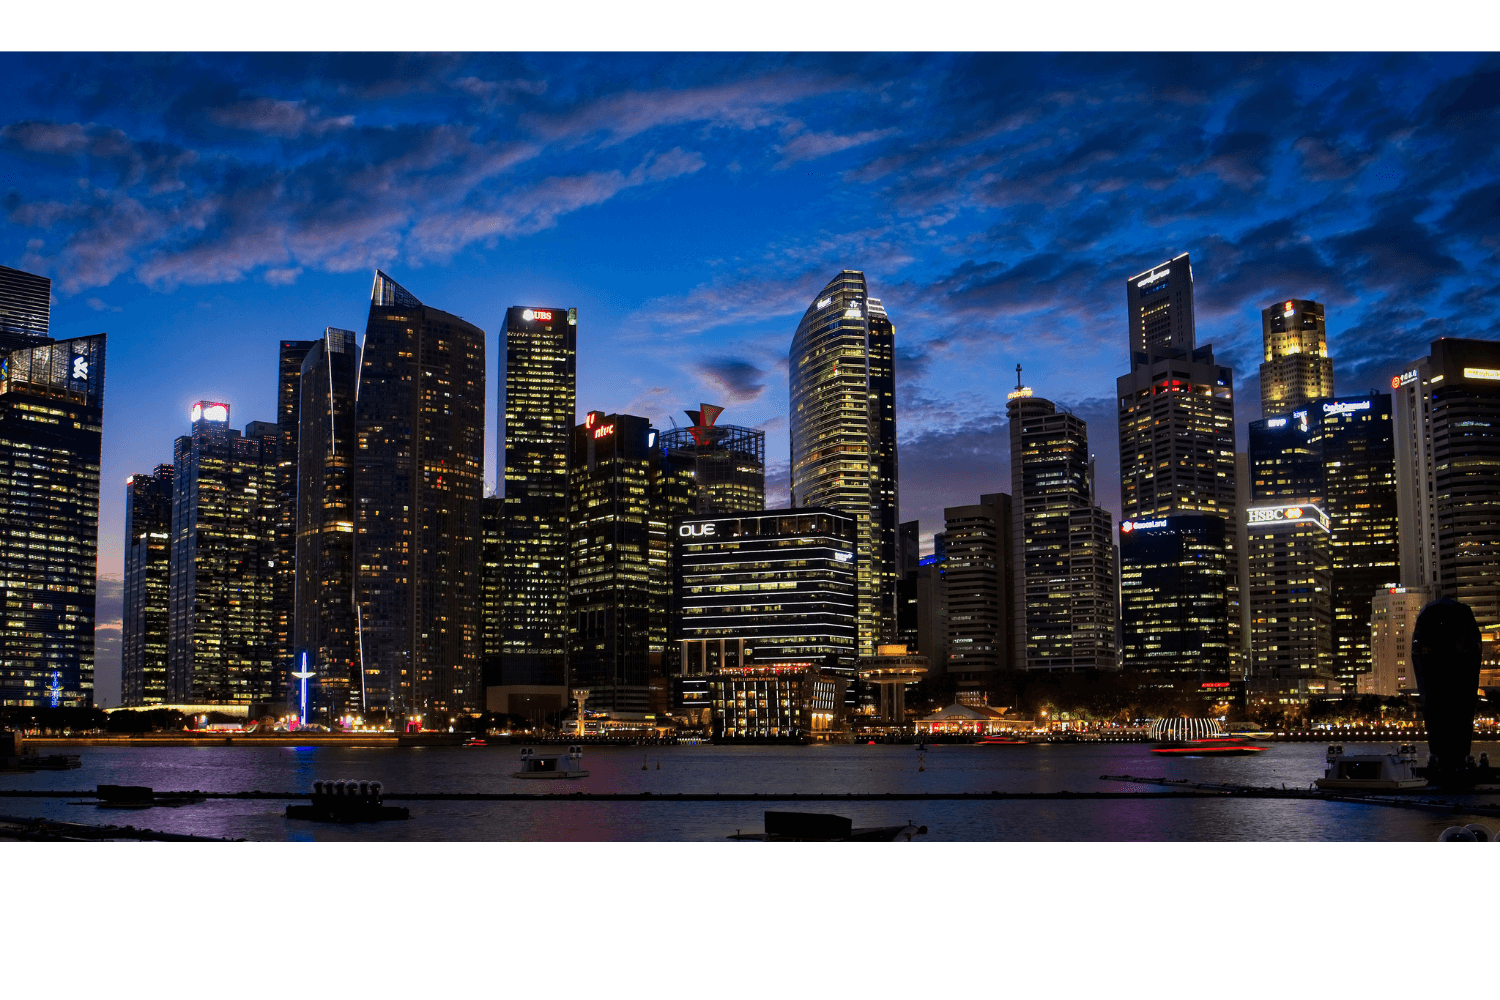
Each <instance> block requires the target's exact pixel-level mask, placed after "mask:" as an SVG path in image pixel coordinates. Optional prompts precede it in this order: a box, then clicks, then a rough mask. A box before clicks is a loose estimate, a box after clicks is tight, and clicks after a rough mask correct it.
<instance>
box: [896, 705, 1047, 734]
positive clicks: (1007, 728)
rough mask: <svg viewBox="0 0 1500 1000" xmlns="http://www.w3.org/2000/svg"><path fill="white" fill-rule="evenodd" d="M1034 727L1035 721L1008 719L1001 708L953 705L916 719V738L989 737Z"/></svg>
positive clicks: (1028, 730) (1028, 729)
mask: <svg viewBox="0 0 1500 1000" xmlns="http://www.w3.org/2000/svg"><path fill="white" fill-rule="evenodd" d="M1036 728H1037V725H1036V720H1035V719H1020V718H1015V717H1012V716H1007V715H1006V714H1005V709H1003V708H990V707H989V706H988V705H964V704H959V703H956V702H955V703H954V704H952V705H949V706H948V707H947V708H944V709H939V710H938V711H936V712H933V713H932V714H931V715H929V716H927V718H925V719H918V720H917V735H918V736H943V735H972V736H988V735H990V734H991V733H1022V732H1031V731H1032V730H1035V729H1036Z"/></svg>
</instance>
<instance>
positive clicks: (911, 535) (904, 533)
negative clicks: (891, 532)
mask: <svg viewBox="0 0 1500 1000" xmlns="http://www.w3.org/2000/svg"><path fill="white" fill-rule="evenodd" d="M921 531H922V522H920V521H902V522H901V524H900V525H899V526H898V527H897V529H896V575H897V576H898V577H899V578H900V579H903V580H904V579H906V578H907V577H908V576H909V575H910V574H912V573H915V572H916V571H917V567H918V566H920V565H921V564H922V540H921Z"/></svg>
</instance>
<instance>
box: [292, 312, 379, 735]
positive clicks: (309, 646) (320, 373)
mask: <svg viewBox="0 0 1500 1000" xmlns="http://www.w3.org/2000/svg"><path fill="white" fill-rule="evenodd" d="M301 375H302V378H301V383H302V385H301V387H300V390H299V393H298V397H299V399H298V403H299V407H298V408H299V413H298V424H299V427H298V432H297V438H296V441H297V460H296V462H295V463H294V464H293V466H292V468H293V469H295V471H296V473H297V484H298V485H297V518H296V525H297V552H296V565H295V571H296V575H295V588H294V597H295V604H294V617H293V627H292V659H291V665H292V666H295V667H296V668H297V669H298V670H299V671H312V672H314V673H316V674H317V677H316V678H313V679H311V680H312V684H313V688H314V692H315V704H316V705H317V707H318V708H319V709H321V710H326V711H327V712H328V713H329V714H330V715H331V716H334V717H339V716H344V715H346V714H348V715H354V714H360V715H362V714H363V713H364V711H365V708H366V701H367V699H366V692H365V678H364V675H363V668H362V666H361V658H360V655H359V643H360V630H359V615H358V613H357V611H356V608H355V602H354V528H355V526H354V452H355V449H356V447H357V446H358V443H359V442H358V437H357V436H356V434H355V426H354V406H355V395H356V393H357V390H358V388H359V349H358V346H357V345H356V344H355V335H354V332H353V331H352V330H339V329H336V328H334V327H328V328H327V329H326V330H324V331H323V339H322V340H320V341H317V342H315V343H314V344H313V347H312V349H311V350H309V351H308V352H307V355H306V357H305V358H304V359H303V362H302V373H301ZM282 442H283V445H285V442H286V437H285V434H283V436H282ZM279 468H281V469H283V470H284V469H286V468H287V465H286V461H285V459H284V458H283V460H282V462H281V463H280V464H279ZM303 654H306V659H305V660H304V658H303ZM278 663H279V664H281V671H282V673H283V676H284V677H285V676H287V674H286V673H285V672H286V670H287V662H286V661H281V660H278ZM287 687H288V690H295V689H296V688H297V685H295V684H292V683H291V682H290V681H288V682H287Z"/></svg>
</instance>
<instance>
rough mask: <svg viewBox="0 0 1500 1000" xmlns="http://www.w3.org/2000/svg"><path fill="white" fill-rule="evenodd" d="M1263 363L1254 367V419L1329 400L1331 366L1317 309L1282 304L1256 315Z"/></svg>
mask: <svg viewBox="0 0 1500 1000" xmlns="http://www.w3.org/2000/svg"><path fill="white" fill-rule="evenodd" d="M1260 327H1261V339H1262V341H1263V343H1264V345H1265V360H1264V361H1262V362H1261V366H1260V415H1261V416H1262V417H1278V416H1281V415H1283V414H1287V413H1291V412H1292V411H1293V410H1300V409H1303V408H1305V407H1306V406H1307V405H1308V404H1309V403H1311V402H1312V401H1313V400H1315V399H1327V398H1329V397H1331V396H1332V395H1333V362H1332V361H1331V360H1330V359H1329V357H1328V328H1327V324H1326V321H1325V319H1324V316H1323V304H1322V303H1321V302H1313V301H1311V300H1310V299H1287V300H1286V301H1285V302H1278V303H1276V304H1275V305H1273V306H1268V307H1266V308H1265V309H1262V310H1261V311H1260Z"/></svg>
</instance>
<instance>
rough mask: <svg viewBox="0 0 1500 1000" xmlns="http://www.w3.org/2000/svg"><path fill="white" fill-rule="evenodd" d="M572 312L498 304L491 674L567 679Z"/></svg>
mask: <svg viewBox="0 0 1500 1000" xmlns="http://www.w3.org/2000/svg"><path fill="white" fill-rule="evenodd" d="M577 372H578V311H577V310H576V309H557V308H540V307H530V306H513V307H511V308H510V309H508V310H507V311H506V313H505V427H504V441H505V456H504V463H503V468H504V469H505V490H504V501H503V508H504V512H505V514H504V528H503V530H504V537H503V540H502V555H501V570H500V577H501V592H502V595H503V596H502V598H501V600H502V608H503V620H502V623H501V638H500V646H501V654H500V655H501V660H500V664H499V678H498V681H497V683H498V684H503V685H506V686H522V687H542V688H549V689H552V690H556V691H561V690H562V689H563V686H564V685H565V684H566V683H567V680H566V674H567V666H566V657H567V646H568V622H569V612H568V482H569V476H570V469H571V467H572V462H573V438H574V430H573V427H574V415H575V410H576V407H577V380H578V376H577Z"/></svg>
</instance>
